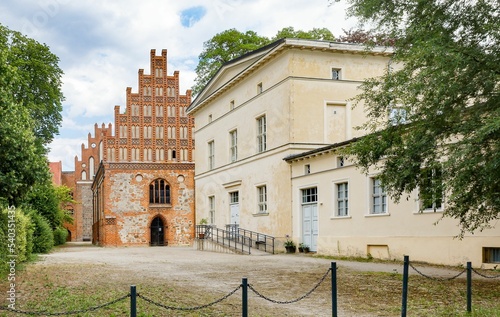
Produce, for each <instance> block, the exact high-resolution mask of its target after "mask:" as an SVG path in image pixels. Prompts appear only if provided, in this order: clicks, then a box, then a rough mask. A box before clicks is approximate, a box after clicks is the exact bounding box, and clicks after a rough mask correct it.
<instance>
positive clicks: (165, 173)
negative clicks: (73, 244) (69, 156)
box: [67, 50, 194, 246]
mask: <svg viewBox="0 0 500 317" xmlns="http://www.w3.org/2000/svg"><path fill="white" fill-rule="evenodd" d="M150 57H151V74H144V70H142V69H140V70H139V74H138V77H139V78H138V82H139V84H138V92H137V93H133V92H132V88H130V87H128V88H127V90H126V98H127V99H126V107H125V109H124V111H123V113H121V111H120V107H119V106H115V108H114V110H115V114H114V121H115V123H114V126H113V125H112V124H109V125H108V126H107V127H106V126H105V125H104V124H103V125H102V126H101V127H98V125H97V124H96V125H95V126H94V136H93V137H92V135H91V134H90V133H89V135H88V144H87V146H85V145H83V144H82V155H81V157H82V159H81V160H78V158H75V182H74V183H73V186H69V185H68V184H67V185H68V186H69V187H73V188H75V200H77V201H78V202H79V204H77V205H76V206H75V216H76V215H77V214H78V215H79V216H78V221H77V224H76V225H75V228H74V230H75V234H74V236H75V240H74V241H81V240H90V239H91V238H92V241H93V243H96V244H99V245H103V246H108V245H110V246H120V245H148V244H153V245H156V244H164V245H166V244H169V245H186V244H190V243H191V242H192V239H193V237H194V163H192V160H193V149H194V140H193V137H192V130H193V127H194V119H193V118H192V117H190V116H187V115H186V109H187V107H188V106H189V104H190V103H191V91H190V90H188V91H187V92H186V94H185V95H181V94H180V93H179V72H178V71H175V72H174V75H173V76H168V75H167V50H162V54H161V56H156V52H155V50H151V56H150ZM156 180H158V182H157V183H158V184H159V183H160V182H161V184H162V186H163V189H162V190H163V191H162V193H165V189H166V188H167V186H168V190H169V194H170V202H169V203H166V202H163V201H162V202H161V203H160V202H155V199H154V197H153V200H152V202H150V185H151V184H153V187H154V184H155V181H156ZM153 192H154V191H153ZM153 196H154V195H153ZM80 214H81V216H80ZM157 217H158V218H157ZM75 218H76V217H75ZM79 227H81V231H82V232H81V236H80V235H79V234H78V231H79V230H78V228H79ZM70 230H71V229H70ZM152 235H153V236H152ZM72 236H73V235H72ZM162 241H163V243H159V242H162Z"/></svg>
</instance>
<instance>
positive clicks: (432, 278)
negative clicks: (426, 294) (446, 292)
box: [410, 263, 467, 281]
mask: <svg viewBox="0 0 500 317" xmlns="http://www.w3.org/2000/svg"><path fill="white" fill-rule="evenodd" d="M410 267H411V268H412V269H413V270H414V271H415V272H417V273H418V274H420V275H421V276H423V277H425V278H428V279H430V280H434V281H451V280H454V279H456V278H458V277H459V276H460V275H462V274H464V273H465V272H467V270H466V269H464V270H463V271H462V272H460V273H458V274H456V275H454V276H452V277H435V276H430V275H427V274H424V273H422V272H421V271H420V270H418V269H417V268H416V267H415V266H413V264H411V263H410Z"/></svg>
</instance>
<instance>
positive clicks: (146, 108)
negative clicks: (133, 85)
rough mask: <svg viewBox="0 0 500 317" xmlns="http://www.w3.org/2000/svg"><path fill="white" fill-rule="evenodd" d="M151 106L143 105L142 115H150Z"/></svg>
mask: <svg viewBox="0 0 500 317" xmlns="http://www.w3.org/2000/svg"><path fill="white" fill-rule="evenodd" d="M152 108H153V107H152V106H144V107H143V111H142V112H143V113H144V116H145V117H151V110H152Z"/></svg>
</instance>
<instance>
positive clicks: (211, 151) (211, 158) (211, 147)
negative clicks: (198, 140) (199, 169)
mask: <svg viewBox="0 0 500 317" xmlns="http://www.w3.org/2000/svg"><path fill="white" fill-rule="evenodd" d="M207 144H208V169H209V170H213V169H214V167H215V142H214V140H211V141H208V143H207Z"/></svg>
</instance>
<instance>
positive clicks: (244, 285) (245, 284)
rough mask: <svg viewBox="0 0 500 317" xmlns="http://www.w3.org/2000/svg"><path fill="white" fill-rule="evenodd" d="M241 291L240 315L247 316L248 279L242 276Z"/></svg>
mask: <svg viewBox="0 0 500 317" xmlns="http://www.w3.org/2000/svg"><path fill="white" fill-rule="evenodd" d="M241 286H242V292H241V294H242V295H241V301H242V303H241V309H242V311H241V316H242V317H248V279H247V278H246V277H244V278H243V279H242V281H241Z"/></svg>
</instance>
